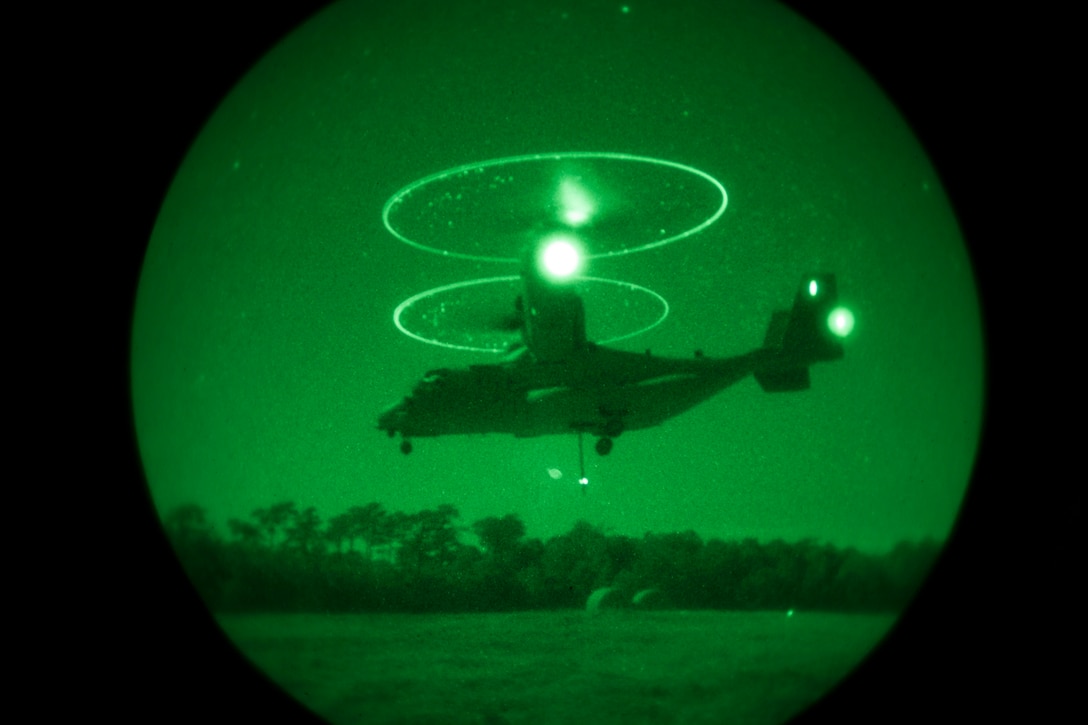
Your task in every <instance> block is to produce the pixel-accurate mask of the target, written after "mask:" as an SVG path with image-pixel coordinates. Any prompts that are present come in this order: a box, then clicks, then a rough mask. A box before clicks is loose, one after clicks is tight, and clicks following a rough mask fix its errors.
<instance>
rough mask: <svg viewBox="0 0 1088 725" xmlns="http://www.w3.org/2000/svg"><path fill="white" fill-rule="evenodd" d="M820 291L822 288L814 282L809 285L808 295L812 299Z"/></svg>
mask: <svg viewBox="0 0 1088 725" xmlns="http://www.w3.org/2000/svg"><path fill="white" fill-rule="evenodd" d="M819 291H820V286H819V285H818V284H816V280H812V281H811V282H809V283H808V294H809V296H810V297H815V296H816V293H817V292H819Z"/></svg>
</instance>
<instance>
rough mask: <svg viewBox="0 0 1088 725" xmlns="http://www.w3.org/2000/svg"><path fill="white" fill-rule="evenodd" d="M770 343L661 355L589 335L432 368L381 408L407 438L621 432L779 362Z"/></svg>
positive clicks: (384, 423)
mask: <svg viewBox="0 0 1088 725" xmlns="http://www.w3.org/2000/svg"><path fill="white" fill-rule="evenodd" d="M774 357H775V356H774V355H773V354H771V351H767V350H756V351H754V352H751V353H748V354H746V355H741V356H738V357H734V358H729V359H710V358H701V357H694V358H691V359H677V358H663V357H653V356H651V355H649V354H640V353H634V352H626V351H620V350H612V349H609V348H605V347H600V346H597V345H593V344H591V343H588V344H587V345H586V346H585V348H584V349H583V351H581V352H579V353H577V354H575V355H572V356H570V357H568V358H567V359H566V360H563V361H556V362H535V361H533V360H531V359H530V356H529V355H528V354H524V355H522V356H521V357H520V358H519V359H517V360H513V361H510V362H505V363H499V364H494V365H473V366H470V367H468V368H463V369H442V370H436V371H432V372H431V373H429V374H428V375H427V376H425V377H424V379H423V380H422V381H421V382H420V383H419V384H418V385H417V386H416V388H415V390H413V392H412V394H411V395H409V396H407V397H406V398H405V399H404V400H402V401H401V402H400V403H399V404H397V405H396V406H393V407H392V408H390V409H389V410H387V411H386V412H385V413H384V414H383V415H382V417H381V419H380V422H379V428H381V429H382V430H386V431H388V432H389V434H390V435H393V434H394V433H398V432H399V433H400V434H401V435H402V436H403V437H404V438H412V437H428V436H440V435H448V434H466V433H508V434H513V435H515V436H518V437H530V436H541V435H554V434H562V433H571V432H578V431H581V432H586V433H590V434H592V435H595V436H598V437H614V436H616V435H618V434H619V433H620V432H622V431H624V430H638V429H641V428H649V427H652V426H656V425H659V424H661V423H662V422H664V421H666V420H668V419H669V418H672V417H675V416H677V415H679V414H681V413H683V412H684V411H686V410H688V409H689V408H692V407H693V406H695V405H698V404H699V403H701V402H702V401H704V400H706V399H707V398H709V397H711V396H713V395H714V394H715V393H717V392H719V391H720V390H722V389H723V388H726V387H728V386H730V385H732V384H733V383H736V382H738V381H739V380H741V379H743V378H744V377H746V376H747V375H749V374H751V373H753V372H754V371H755V370H756V368H757V367H766V366H767V365H773V363H774Z"/></svg>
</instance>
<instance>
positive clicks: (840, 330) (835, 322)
mask: <svg viewBox="0 0 1088 725" xmlns="http://www.w3.org/2000/svg"><path fill="white" fill-rule="evenodd" d="M827 329H829V330H831V332H833V333H834V334H836V335H838V336H839V337H846V336H847V335H849V334H850V333H851V332H852V331H853V330H854V313H853V312H851V311H850V310H848V309H847V308H845V307H836V308H835V309H833V310H831V312H830V314H828V316H827Z"/></svg>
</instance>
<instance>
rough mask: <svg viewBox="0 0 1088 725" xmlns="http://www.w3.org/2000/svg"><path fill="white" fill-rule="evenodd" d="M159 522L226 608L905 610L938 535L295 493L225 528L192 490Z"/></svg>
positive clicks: (206, 590) (200, 585)
mask: <svg viewBox="0 0 1088 725" xmlns="http://www.w3.org/2000/svg"><path fill="white" fill-rule="evenodd" d="M163 524H164V528H165V531H166V534H167V536H168V538H169V539H170V541H171V543H172V544H173V546H174V550H175V552H176V553H177V556H178V559H179V561H180V563H181V565H182V567H183V568H184V570H185V572H186V573H187V574H188V576H189V579H190V580H191V581H192V583H193V585H194V586H195V588H196V589H197V591H198V592H199V594H200V595H201V597H202V598H203V599H204V601H205V602H206V603H207V604H208V606H209V607H210V608H211V609H212V610H213V611H217V612H252V611H279V612H283V611H311V612H319V611H324V612H362V611H385V612H470V611H512V610H525V609H562V608H581V607H584V606H585V604H586V600H587V598H588V596H589V595H590V593H591V592H593V591H594V590H596V589H599V588H601V587H613V588H615V589H617V590H618V591H620V592H626V593H627V594H628V596H629V595H631V594H633V593H635V592H637V591H640V590H645V589H656V590H657V591H658V592H659V593H660V594H661V598H660V600H664V601H667V602H668V604H669V605H670V606H672V607H676V608H681V609H740V610H755V609H795V608H796V609H808V610H824V611H843V612H858V611H867V612H876V611H899V610H901V609H902V608H903V607H904V606H906V604H907V603H908V602H909V601H910V598H911V597H912V596H913V594H914V592H915V591H916V590H917V588H918V587H919V585H920V584H921V582H922V580H923V579H924V577H925V575H926V573H927V572H928V571H929V569H930V567H931V565H932V564H933V562H934V561H935V559H936V557H937V555H938V554H939V552H940V548H941V546H940V544H939V543H938V542H937V541H935V540H933V539H925V540H922V541H918V542H911V541H903V542H900V543H899V544H897V545H896V546H895V547H893V548H892V549H891V550H890V551H888V552H886V553H883V554H870V553H865V552H862V551H859V550H858V549H856V548H853V547H846V548H840V547H836V546H833V545H831V544H827V543H818V542H817V541H815V540H813V539H804V540H802V541H797V542H786V541H783V540H781V539H776V540H774V541H770V542H767V543H761V542H759V541H757V540H756V539H753V538H746V539H743V540H736V541H724V540H721V539H717V538H711V539H707V540H703V538H702V537H701V536H700V535H699V534H697V533H696V532H694V531H685V532H682V533H663V534H655V533H646V534H645V535H644V536H642V537H641V538H636V537H630V536H623V535H617V534H609V533H606V532H605V531H604V530H602V528H601V527H598V526H594V525H592V524H590V523H587V522H585V521H579V522H577V523H575V524H574V526H573V527H572V528H571V530H570V531H568V532H566V533H564V534H561V535H559V536H554V537H552V538H549V539H547V540H541V539H535V538H526V529H525V524H524V523H523V522H522V520H521V518H520V517H519V516H518V515H517V514H507V515H505V516H501V517H498V516H488V517H486V518H483V519H480V520H479V521H476V522H474V523H472V524H471V525H468V526H464V525H462V523H461V522H460V514H459V512H458V511H457V509H456V508H455V507H454V506H452V505H449V504H443V505H440V506H438V507H437V508H434V509H427V510H423V511H419V512H416V513H411V514H407V513H403V512H400V511H394V512H390V511H386V510H385V508H384V507H383V506H382V505H381V504H379V503H369V504H367V505H365V506H352V507H351V508H349V509H348V510H347V511H345V512H343V513H341V514H339V515H336V516H333V517H331V518H330V519H329V520H328V521H322V519H321V517H320V516H319V515H318V513H317V510H316V509H315V508H314V507H312V506H311V507H309V508H306V509H301V510H300V509H299V508H298V507H297V506H296V504H295V503H294V502H290V501H288V502H282V503H278V504H275V505H273V506H269V507H267V508H258V509H256V510H254V511H253V512H252V513H251V515H250V517H249V519H245V520H243V519H231V520H230V521H229V522H228V532H229V535H228V536H227V537H224V536H222V535H221V534H220V533H219V532H218V531H216V529H215V528H214V527H213V526H212V525H211V523H210V522H209V521H208V519H207V515H206V511H205V509H204V508H203V507H201V506H199V505H197V504H188V505H184V506H180V507H178V508H176V509H174V510H173V511H172V512H170V513H169V514H168V515H166V516H165V517H164V519H163ZM469 532H471V533H472V534H475V541H472V540H471V539H472V537H468V536H466V534H468V533H469ZM466 539H468V541H466ZM477 542H478V543H477ZM660 600H659V601H660Z"/></svg>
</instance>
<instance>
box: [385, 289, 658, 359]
mask: <svg viewBox="0 0 1088 725" xmlns="http://www.w3.org/2000/svg"><path fill="white" fill-rule="evenodd" d="M573 284H574V285H575V289H576V291H577V292H578V294H579V295H580V296H581V297H582V299H583V301H584V303H585V308H586V335H587V337H588V338H589V339H590V340H593V341H594V342H598V343H601V344H606V343H613V342H619V341H620V340H626V339H628V338H630V337H634V336H635V335H640V334H642V333H643V332H647V331H648V330H651V329H653V328H654V327H657V326H658V325H660V324H661V323H662V322H663V321H664V320H665V318H666V317H667V316H668V314H669V305H668V303H667V302H666V301H665V298H663V297H662V296H661V295H659V294H657V293H656V292H653V291H652V290H649V289H647V288H645V287H641V286H639V285H635V284H630V283H628V282H619V281H616V280H609V279H598V278H595V277H581V278H578V279H577V280H576V281H574V282H573ZM520 292H521V278H520V277H518V276H507V277H488V278H484V279H474V280H469V281H467V282H458V283H455V284H450V285H445V286H442V287H436V288H434V289H431V290H427V291H426V292H421V293H420V294H417V295H414V296H412V297H409V298H408V299H406V300H405V301H404V302H401V303H400V304H399V305H398V306H397V308H396V310H395V311H394V312H393V321H394V322H395V323H396V325H397V328H398V329H399V330H400V331H401V332H403V333H404V334H406V335H408V336H409V337H412V338H415V339H416V340H420V341H421V342H426V343H430V344H432V345H439V346H441V347H448V348H452V349H455V350H470V351H474V352H491V353H502V352H507V351H508V350H510V349H511V348H512V347H513V346H515V345H517V344H518V343H519V342H521V328H520V321H519V319H518V317H517V313H516V311H515V307H514V300H515V299H516V297H517V295H518V294H519V293H520Z"/></svg>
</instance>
